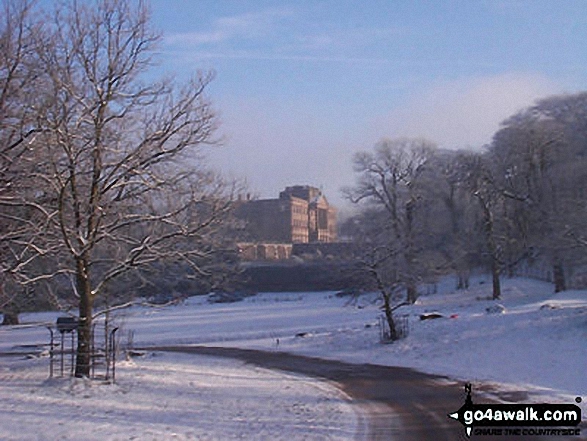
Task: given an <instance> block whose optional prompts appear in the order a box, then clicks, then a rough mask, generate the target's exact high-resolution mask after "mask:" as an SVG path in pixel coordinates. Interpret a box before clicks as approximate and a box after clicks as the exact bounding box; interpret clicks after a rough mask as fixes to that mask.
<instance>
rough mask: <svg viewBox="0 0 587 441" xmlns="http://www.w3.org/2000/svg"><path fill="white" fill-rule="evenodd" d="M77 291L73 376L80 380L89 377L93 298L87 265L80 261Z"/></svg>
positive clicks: (78, 264) (78, 263)
mask: <svg viewBox="0 0 587 441" xmlns="http://www.w3.org/2000/svg"><path fill="white" fill-rule="evenodd" d="M77 289H78V294H79V296H80V300H79V323H78V328H77V353H76V362H75V376H76V377H77V378H82V377H89V376H90V368H91V353H90V349H91V342H92V314H93V297H92V289H91V286H90V280H89V277H88V271H87V264H86V262H85V261H83V260H81V259H80V260H79V261H78V262H77Z"/></svg>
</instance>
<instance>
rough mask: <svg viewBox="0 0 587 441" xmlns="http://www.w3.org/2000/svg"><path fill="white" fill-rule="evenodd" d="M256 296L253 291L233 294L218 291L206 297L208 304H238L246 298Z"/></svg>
mask: <svg viewBox="0 0 587 441" xmlns="http://www.w3.org/2000/svg"><path fill="white" fill-rule="evenodd" d="M255 295H257V293H256V292H255V291H249V290H245V291H234V292H225V291H218V292H215V293H214V294H210V296H209V297H208V302H209V303H235V302H240V301H242V300H244V299H246V298H247V297H253V296H255Z"/></svg>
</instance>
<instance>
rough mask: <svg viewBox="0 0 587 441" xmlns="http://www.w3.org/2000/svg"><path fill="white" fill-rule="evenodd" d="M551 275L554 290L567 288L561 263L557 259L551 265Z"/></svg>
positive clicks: (559, 290)
mask: <svg viewBox="0 0 587 441" xmlns="http://www.w3.org/2000/svg"><path fill="white" fill-rule="evenodd" d="M552 275H553V278H554V292H561V291H565V290H566V289H567V283H566V280H565V271H564V268H563V265H562V263H561V262H560V261H558V260H557V261H555V263H554V265H553V266H552Z"/></svg>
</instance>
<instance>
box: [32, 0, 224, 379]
mask: <svg viewBox="0 0 587 441" xmlns="http://www.w3.org/2000/svg"><path fill="white" fill-rule="evenodd" d="M47 28H48V31H49V35H50V36H49V37H48V38H46V39H45V41H43V42H39V45H38V46H39V59H40V61H41V63H42V68H43V72H44V75H43V81H44V84H45V87H44V89H43V90H42V91H39V93H40V95H41V99H42V102H43V106H42V108H43V111H42V113H41V114H40V116H39V121H40V125H41V127H42V129H43V130H42V131H41V133H40V134H39V136H37V139H36V142H35V148H36V149H37V151H39V150H40V151H41V152H42V155H41V156H39V157H37V161H35V169H34V172H33V173H32V174H31V175H30V176H29V179H30V180H32V181H33V182H34V185H35V186H36V188H38V189H42V194H43V197H44V201H45V204H46V206H45V212H46V214H47V220H48V225H47V228H46V231H45V232H44V234H43V235H42V236H40V237H36V238H35V242H34V246H35V248H36V249H37V250H38V252H39V253H40V254H43V255H44V256H45V257H47V258H50V259H52V262H54V264H53V265H52V268H51V271H50V272H39V273H36V274H33V275H30V278H29V280H28V282H29V283H32V282H35V281H39V280H45V279H47V278H51V277H56V276H59V275H61V277H65V278H69V279H70V280H71V286H72V289H73V291H74V294H75V296H76V297H77V299H78V305H79V306H78V308H79V328H78V348H77V360H76V369H75V375H76V376H87V375H89V372H90V352H89V349H90V339H91V328H92V317H93V308H94V305H95V301H96V299H97V298H100V296H103V295H104V293H105V292H107V289H108V286H109V284H111V282H112V281H113V280H115V279H116V278H118V277H120V276H122V275H124V274H127V273H128V272H129V271H131V270H133V269H135V268H139V267H141V268H145V267H148V266H149V265H152V264H155V263H156V262H162V261H166V260H169V261H181V262H184V263H185V264H186V265H189V266H190V267H191V268H192V269H193V271H194V273H196V274H198V273H204V272H205V271H204V265H203V262H204V261H205V260H206V259H208V258H209V257H210V255H211V254H212V253H214V252H215V249H216V247H215V244H214V243H213V238H214V231H215V229H217V228H218V227H219V225H221V224H222V222H223V221H224V218H225V217H226V215H227V213H228V211H229V209H230V207H231V195H230V194H229V193H230V192H229V191H227V186H226V185H225V184H224V183H223V182H222V181H221V180H220V179H219V178H218V177H217V176H215V175H214V174H212V173H210V172H208V171H207V170H206V169H205V168H204V167H202V166H201V165H200V164H201V157H199V156H198V150H199V149H198V148H199V146H201V145H204V144H207V143H212V142H213V141H214V140H213V137H212V136H213V131H214V128H215V121H216V119H215V115H214V112H213V110H212V107H211V104H210V102H209V100H208V98H207V96H206V88H207V86H208V84H209V82H210V81H211V79H212V75H211V74H204V73H199V74H197V75H196V76H195V77H194V78H193V79H192V80H191V81H190V82H189V83H187V84H186V85H184V86H183V87H181V88H178V87H176V85H175V84H174V83H173V82H172V81H170V80H163V81H158V82H149V81H147V77H146V75H145V73H146V71H147V70H148V68H149V67H150V66H151V56H152V54H153V51H154V48H155V45H156V43H157V41H158V36H157V35H156V34H155V33H153V32H152V31H151V29H150V26H149V13H148V10H147V9H146V8H145V6H144V5H143V4H142V3H138V6H136V7H135V4H134V2H131V1H128V0H103V1H102V0H100V1H96V2H92V4H91V5H87V4H86V3H84V4H81V3H78V2H68V3H66V4H65V5H64V6H63V7H59V8H58V9H57V10H56V12H55V14H54V15H53V22H52V23H51V24H49V25H48V26H47ZM39 159H40V160H39Z"/></svg>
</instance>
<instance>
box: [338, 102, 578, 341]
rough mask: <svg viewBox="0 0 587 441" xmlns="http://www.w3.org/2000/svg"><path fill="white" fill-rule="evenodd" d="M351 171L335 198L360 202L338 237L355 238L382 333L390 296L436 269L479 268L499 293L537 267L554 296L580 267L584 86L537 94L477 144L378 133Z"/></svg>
mask: <svg viewBox="0 0 587 441" xmlns="http://www.w3.org/2000/svg"><path fill="white" fill-rule="evenodd" d="M354 170H355V172H356V174H357V183H356V185H355V186H353V187H351V188H348V189H346V195H347V197H348V198H349V199H350V200H351V201H353V202H355V203H357V204H359V206H360V207H361V209H360V211H359V213H358V214H357V215H355V216H354V217H352V218H350V219H349V220H348V221H346V223H345V224H344V225H343V226H342V228H343V234H344V235H346V236H350V237H352V238H353V239H354V240H355V241H358V242H360V243H361V244H362V249H363V252H362V253H361V255H360V256H359V260H360V262H361V265H362V266H363V267H364V268H365V269H366V270H367V271H368V272H369V273H370V274H371V276H372V279H373V280H374V281H375V282H376V285H377V287H378V288H379V290H380V292H381V293H382V298H383V302H384V310H385V313H386V316H387V319H388V322H389V325H390V328H391V332H392V336H391V337H392V338H394V335H393V330H394V326H393V315H392V310H393V308H394V306H395V304H397V303H398V302H400V301H401V300H402V299H403V300H405V301H406V302H408V303H413V302H414V301H415V300H416V298H417V286H418V284H421V283H425V282H433V281H434V280H436V278H437V277H439V276H440V275H443V274H448V273H456V274H457V276H458V277H457V280H458V282H457V288H467V287H468V284H469V275H470V274H471V271H472V270H473V269H476V268H483V267H484V268H487V269H488V270H489V271H490V273H491V275H492V280H493V295H492V297H493V298H494V299H499V298H500V296H501V287H500V276H501V275H503V274H506V275H513V274H515V273H516V271H517V270H519V269H521V268H523V267H526V268H527V267H532V265H535V266H537V265H538V264H540V265H542V266H546V267H547V270H546V272H547V273H548V275H549V276H550V278H551V279H552V281H553V282H554V288H555V291H557V292H558V291H562V290H565V289H566V288H567V286H568V283H569V280H568V277H569V275H570V274H571V273H573V271H578V270H580V269H581V268H582V267H583V266H584V265H585V264H586V263H587V93H579V94H574V95H564V96H553V97H549V98H546V99H542V100H540V101H538V102H537V103H536V104H535V105H534V106H532V107H530V108H528V109H525V110H523V111H521V112H519V113H517V114H515V115H513V116H512V117H510V118H508V119H507V120H505V121H504V122H503V123H502V124H501V127H500V129H499V130H498V132H497V133H495V135H494V137H493V140H492V142H491V143H490V144H489V145H487V146H485V147H484V148H483V149H482V150H479V151H451V150H442V149H439V148H437V147H436V146H435V145H434V143H432V142H430V141H426V140H421V139H393V140H382V141H381V142H379V143H378V144H377V145H376V146H375V148H374V149H373V151H369V152H361V153H358V154H357V155H356V156H355V158H354Z"/></svg>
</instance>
